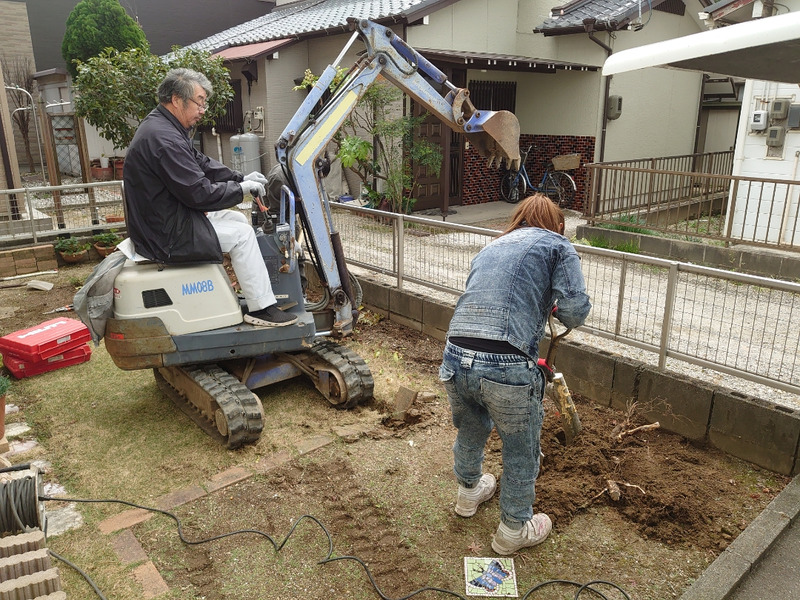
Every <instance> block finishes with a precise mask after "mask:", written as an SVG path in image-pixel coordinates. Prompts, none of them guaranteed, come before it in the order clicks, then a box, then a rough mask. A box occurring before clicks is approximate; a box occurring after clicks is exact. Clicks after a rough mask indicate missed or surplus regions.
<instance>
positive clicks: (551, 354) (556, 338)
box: [544, 309, 572, 372]
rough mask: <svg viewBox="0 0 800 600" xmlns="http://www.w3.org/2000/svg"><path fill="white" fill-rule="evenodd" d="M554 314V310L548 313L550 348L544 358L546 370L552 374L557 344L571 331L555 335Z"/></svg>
mask: <svg viewBox="0 0 800 600" xmlns="http://www.w3.org/2000/svg"><path fill="white" fill-rule="evenodd" d="M554 313H555V309H553V312H551V313H550V316H549V317H548V324H549V325H550V346H549V347H548V348H547V356H546V357H545V359H544V360H545V363H546V364H547V367H548V369H550V371H551V372H552V371H553V370H554V367H553V361H554V360H555V358H556V349H557V348H558V343H559V342H560V341H561V340H562V339H563V338H564V337H565V336H566V335H567V334H568V333H569V332H570V331H572V329H571V328H570V329H567V330H566V331H564V332H563V333H560V334H558V335H556V319H555V317H554V316H553V314H554Z"/></svg>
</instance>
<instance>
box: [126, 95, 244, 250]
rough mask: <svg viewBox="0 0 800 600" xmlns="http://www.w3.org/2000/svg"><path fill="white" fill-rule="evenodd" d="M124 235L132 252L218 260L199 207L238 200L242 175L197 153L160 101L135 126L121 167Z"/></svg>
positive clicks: (221, 205)
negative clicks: (123, 186)
mask: <svg viewBox="0 0 800 600" xmlns="http://www.w3.org/2000/svg"><path fill="white" fill-rule="evenodd" d="M123 179H124V182H125V203H126V207H127V215H126V217H127V223H126V224H127V227H128V235H129V236H130V238H131V240H133V243H134V246H135V248H136V252H137V253H138V254H141V255H142V256H145V257H147V258H149V259H150V260H155V261H157V262H162V263H166V264H170V263H198V262H222V250H221V249H220V245H219V240H218V239H217V235H216V233H215V232H214V228H213V227H212V226H211V223H210V222H209V221H208V219H207V218H206V216H205V214H204V213H205V212H207V211H214V210H221V209H223V208H229V207H231V206H234V205H236V204H239V203H240V202H241V201H242V198H243V196H242V189H241V187H240V186H239V184H238V182H240V181H242V174H241V173H239V172H238V171H233V170H231V169H229V168H228V167H226V166H225V165H223V164H222V163H220V162H218V161H216V160H214V159H212V158H209V157H208V156H205V155H204V154H202V153H201V152H198V151H197V150H196V149H195V148H194V145H193V144H192V141H191V140H190V139H189V135H188V132H187V131H186V129H185V128H184V127H183V126H182V125H181V124H180V122H179V121H178V120H177V119H176V118H175V117H174V116H173V115H172V114H171V113H170V112H169V111H168V110H167V109H166V108H164V107H163V106H160V105H159V106H157V107H156V108H155V109H153V111H152V112H150V114H149V115H147V117H145V119H144V120H143V121H142V123H141V124H140V125H139V128H138V129H137V131H136V135H134V136H133V141H132V142H131V145H130V147H129V148H128V152H127V153H126V155H125V168H124V171H123Z"/></svg>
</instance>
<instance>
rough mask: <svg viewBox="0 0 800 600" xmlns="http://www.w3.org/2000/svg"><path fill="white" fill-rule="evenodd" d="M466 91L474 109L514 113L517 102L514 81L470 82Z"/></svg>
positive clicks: (515, 83)
mask: <svg viewBox="0 0 800 600" xmlns="http://www.w3.org/2000/svg"><path fill="white" fill-rule="evenodd" d="M467 89H469V97H470V100H472V104H474V105H475V108H479V109H481V110H509V111H511V112H514V108H515V107H516V100H517V82H516V81H470V82H469V85H468V86H467Z"/></svg>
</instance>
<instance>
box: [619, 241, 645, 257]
mask: <svg viewBox="0 0 800 600" xmlns="http://www.w3.org/2000/svg"><path fill="white" fill-rule="evenodd" d="M614 250H619V251H620V252H627V253H629V254H639V244H637V243H636V242H622V243H621V244H617V245H616V246H614Z"/></svg>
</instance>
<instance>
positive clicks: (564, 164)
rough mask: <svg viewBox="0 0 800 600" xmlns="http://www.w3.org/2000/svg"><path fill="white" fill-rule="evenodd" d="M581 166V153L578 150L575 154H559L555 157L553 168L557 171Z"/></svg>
mask: <svg viewBox="0 0 800 600" xmlns="http://www.w3.org/2000/svg"><path fill="white" fill-rule="evenodd" d="M580 166H581V155H580V154H578V153H577V152H576V153H575V154H559V155H558V156H554V157H553V168H554V169H555V170H556V171H570V170H572V169H577V168H578V167H580Z"/></svg>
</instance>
